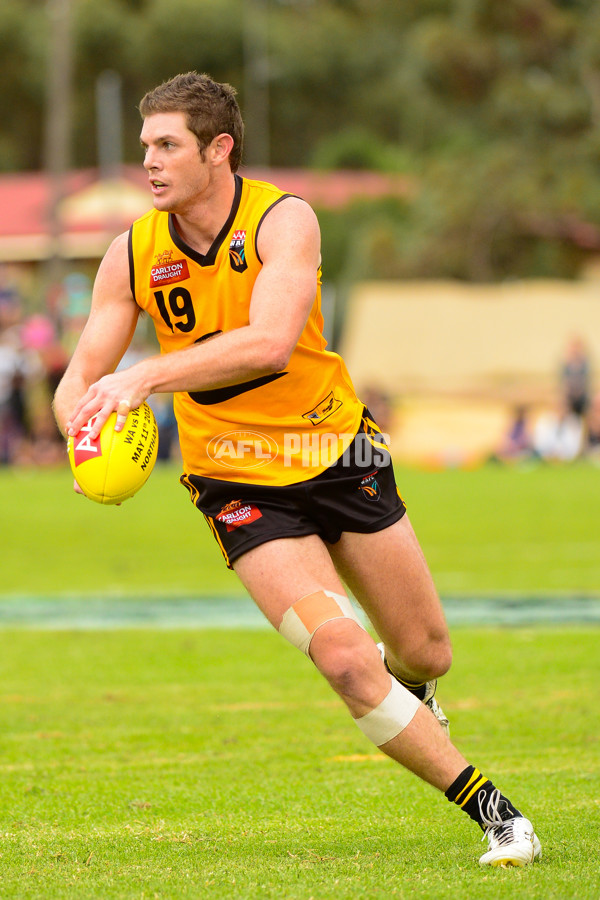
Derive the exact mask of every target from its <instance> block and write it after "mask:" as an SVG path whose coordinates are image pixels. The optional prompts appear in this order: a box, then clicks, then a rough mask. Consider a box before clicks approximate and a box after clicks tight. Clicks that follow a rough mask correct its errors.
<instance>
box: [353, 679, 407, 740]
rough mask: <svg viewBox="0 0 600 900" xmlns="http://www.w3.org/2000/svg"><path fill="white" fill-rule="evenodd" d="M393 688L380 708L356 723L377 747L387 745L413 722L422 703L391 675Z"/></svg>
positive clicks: (377, 707) (356, 720)
mask: <svg viewBox="0 0 600 900" xmlns="http://www.w3.org/2000/svg"><path fill="white" fill-rule="evenodd" d="M390 681H391V682H392V687H391V690H390V692H389V694H388V695H387V697H385V698H384V699H383V700H382V701H381V703H380V704H379V706H376V707H375V709H372V710H371V712H368V713H367V714H366V715H365V716H361V717H360V719H355V720H354V721H355V722H356V724H357V725H358V727H359V728H360V730H361V731H362V732H363V734H364V735H366V737H368V738H369V740H370V741H373V743H374V744H375V745H376V746H377V747H381V745H382V744H387V742H388V741H391V740H392V738H395V737H396V735H398V734H400V732H401V731H404V729H405V728H406V726H407V725H408V723H409V722H411V721H412V719H413V716H414V715H415V713H416V711H417V710H418V709H419V707H420V706H421V701H420V700H419V699H418V698H417V697H415V695H414V694H411V692H410V691H407V690H406V688H405V687H402V685H401V684H399V683H398V682H397V681H396V679H395V678H392V676H391V675H390Z"/></svg>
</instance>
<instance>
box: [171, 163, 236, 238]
mask: <svg viewBox="0 0 600 900" xmlns="http://www.w3.org/2000/svg"><path fill="white" fill-rule="evenodd" d="M234 196H235V178H234V176H233V173H230V177H229V178H223V179H219V180H215V181H213V182H212V183H211V185H210V187H209V188H208V189H207V190H206V191H205V193H204V194H203V196H202V198H201V199H199V200H198V201H197V202H196V203H194V204H190V205H189V206H188V207H186V208H184V209H179V210H177V211H174V213H173V221H174V223H175V227H176V229H177V231H178V233H179V234H180V235H181V237H182V238H183V240H184V241H185V243H186V244H187V245H188V246H189V247H191V248H192V249H194V250H197V251H198V253H202V254H205V253H207V252H208V250H209V249H210V247H211V246H212V244H213V242H214V240H215V238H216V237H217V235H218V234H219V232H220V231H221V229H222V227H223V225H224V224H225V222H226V221H227V219H228V218H229V214H230V212H231V207H232V205H233V200H234Z"/></svg>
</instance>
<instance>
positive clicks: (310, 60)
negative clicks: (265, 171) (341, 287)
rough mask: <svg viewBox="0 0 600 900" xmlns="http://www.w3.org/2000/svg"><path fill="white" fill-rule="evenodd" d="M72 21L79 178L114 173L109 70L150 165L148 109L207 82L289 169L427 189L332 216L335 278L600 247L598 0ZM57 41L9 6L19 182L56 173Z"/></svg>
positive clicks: (133, 157) (2, 116) (3, 36)
mask: <svg viewBox="0 0 600 900" xmlns="http://www.w3.org/2000/svg"><path fill="white" fill-rule="evenodd" d="M72 14H73V16H72V17H73V23H72V30H73V37H74V44H73V46H74V62H73V71H74V76H73V101H72V108H73V119H72V121H73V133H72V153H71V161H72V164H73V165H74V166H89V165H96V164H97V147H96V118H95V100H94V92H95V86H96V81H97V79H98V76H99V75H100V74H101V73H102V72H104V71H106V70H114V71H115V72H117V73H118V74H119V75H120V77H121V79H122V90H123V109H124V116H123V119H124V121H123V146H124V158H125V161H126V162H136V161H138V160H140V161H141V154H140V150H139V129H140V120H139V115H138V113H137V110H136V107H137V104H138V103H139V100H140V98H141V96H142V95H143V94H144V93H145V91H146V90H148V89H150V88H152V87H154V86H155V85H156V84H158V83H159V82H160V81H162V80H164V79H165V78H168V77H170V76H172V75H174V74H176V73H177V72H182V71H187V70H189V69H196V70H198V71H206V72H209V73H210V74H211V75H212V76H213V77H215V78H216V79H218V80H221V81H229V82H231V83H232V84H234V85H235V86H236V87H237V88H238V91H239V98H240V103H241V106H242V109H243V111H245V112H247V113H248V115H249V114H250V112H252V111H254V112H255V114H256V110H257V106H256V100H257V97H258V98H259V99H260V101H261V103H262V107H261V108H260V109H259V110H258V111H259V112H260V114H261V115H264V114H268V119H267V120H266V121H267V122H268V135H267V143H266V146H267V147H268V154H269V161H270V163H271V164H272V165H275V166H309V167H318V168H325V169H327V168H356V169H379V170H384V171H388V172H397V173H402V174H403V175H405V176H406V177H408V178H409V179H410V180H411V182H412V183H414V186H415V189H414V192H412V193H411V195H410V197H407V198H406V199H405V200H401V199H391V198H389V199H386V200H384V201H377V202H375V201H374V202H366V201H362V202H361V203H357V204H355V205H354V206H353V207H352V208H351V209H349V210H346V211H344V214H343V215H341V214H336V213H333V212H332V211H326V210H322V211H319V213H320V217H321V222H322V225H323V232H324V244H325V248H324V250H325V259H326V262H327V265H328V269H329V275H330V277H331V276H334V277H338V278H339V277H344V276H345V277H348V278H354V277H368V278H378V277H384V278H396V277H402V278H405V277H432V276H435V277H440V276H441V277H446V276H447V277H455V278H462V279H468V280H474V281H477V280H496V279H501V278H510V277H535V276H562V277H574V276H575V275H577V273H578V272H579V271H580V270H581V266H582V263H583V262H584V261H585V260H586V258H588V257H589V256H590V255H591V254H595V253H597V252H598V251H599V250H600V5H599V4H598V3H597V2H594V0H402V2H399V0H102V2H101V3H98V2H97V0H72ZM48 29H49V25H48V3H43V2H41V0H4V2H3V14H2V17H1V18H0V77H1V79H2V84H3V90H2V92H1V93H0V120H1V121H2V123H3V126H2V130H1V132H0V169H2V170H4V171H12V170H24V169H39V168H41V167H42V166H43V164H44V129H45V121H44V120H45V100H46V82H47V75H48V66H49V58H48V54H49V41H48ZM249 52H251V53H252V54H253V55H252V58H249V55H248V54H249ZM255 91H256V96H255V95H254V92H255ZM265 104H267V106H266V108H265ZM265 127H266V126H265ZM263 137H264V135H263Z"/></svg>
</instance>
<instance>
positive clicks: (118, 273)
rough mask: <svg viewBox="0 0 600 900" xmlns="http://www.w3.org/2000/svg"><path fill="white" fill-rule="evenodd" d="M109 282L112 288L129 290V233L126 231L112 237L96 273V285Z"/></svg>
mask: <svg viewBox="0 0 600 900" xmlns="http://www.w3.org/2000/svg"><path fill="white" fill-rule="evenodd" d="M105 282H106V283H107V284H108V283H111V284H112V285H113V288H114V289H116V290H117V291H119V292H120V291H121V290H122V288H123V287H126V288H127V290H129V284H130V279H129V233H128V232H127V231H125V232H123V234H120V235H119V236H118V237H116V238H115V239H114V241H113V242H112V244H111V245H110V247H109V248H108V250H107V251H106V253H105V254H104V258H103V259H102V262H101V263H100V266H99V268H98V273H97V275H96V286H97V287H102V286H103V285H104V283H105Z"/></svg>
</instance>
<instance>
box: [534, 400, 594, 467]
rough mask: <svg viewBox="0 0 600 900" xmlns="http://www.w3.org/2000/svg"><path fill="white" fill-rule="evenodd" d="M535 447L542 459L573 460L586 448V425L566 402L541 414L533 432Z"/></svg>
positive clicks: (554, 460) (555, 460)
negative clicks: (554, 409)
mask: <svg viewBox="0 0 600 900" xmlns="http://www.w3.org/2000/svg"><path fill="white" fill-rule="evenodd" d="M533 448H534V451H535V453H536V454H537V455H538V456H539V457H540V459H543V460H547V461H553V462H571V461H572V460H574V459H577V457H578V456H581V454H582V452H583V449H584V427H583V420H582V419H581V417H580V416H579V415H577V414H575V413H574V412H573V410H572V409H571V408H570V406H568V405H567V404H566V403H564V404H560V405H559V407H558V409H557V410H556V411H553V412H547V413H545V414H544V415H542V416H540V418H539V419H538V421H537V422H536V425H535V429H534V434H533Z"/></svg>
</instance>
